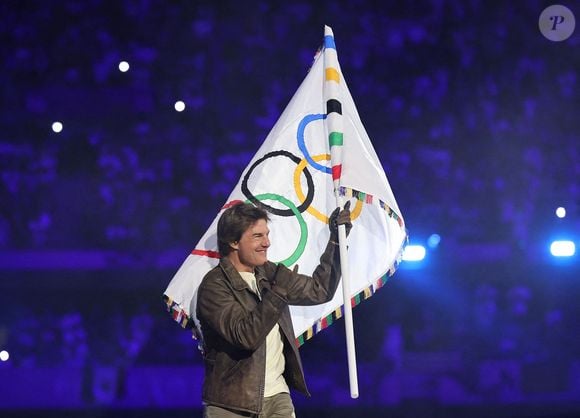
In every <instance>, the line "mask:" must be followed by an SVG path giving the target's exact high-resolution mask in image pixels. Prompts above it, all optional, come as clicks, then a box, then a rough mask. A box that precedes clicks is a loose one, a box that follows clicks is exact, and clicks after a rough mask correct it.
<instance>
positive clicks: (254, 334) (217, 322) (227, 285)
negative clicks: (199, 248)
mask: <svg viewBox="0 0 580 418" xmlns="http://www.w3.org/2000/svg"><path fill="white" fill-rule="evenodd" d="M349 203H350V202H347V203H346V205H345V206H344V209H343V210H342V211H340V212H339V208H336V210H335V211H334V212H333V214H332V215H331V217H330V219H329V226H330V239H329V241H328V244H327V246H326V250H325V251H324V253H323V254H322V256H321V257H320V264H319V265H318V266H317V267H316V269H315V270H314V273H313V274H312V277H309V276H306V275H302V274H298V272H297V268H295V269H294V271H291V270H290V269H288V268H287V267H285V266H283V265H281V264H279V265H276V264H274V263H272V262H270V261H268V258H267V255H268V247H269V246H270V240H269V232H270V231H269V229H268V223H267V222H268V214H267V213H266V212H265V211H264V210H262V209H261V208H259V207H256V206H253V205H251V204H246V203H239V204H237V205H234V206H232V207H230V208H228V209H227V210H226V211H225V212H224V213H223V214H222V216H221V217H220V219H219V221H218V228H217V235H218V247H219V252H220V255H221V259H220V263H219V265H218V266H217V267H215V268H214V269H212V270H211V271H210V272H209V273H208V274H207V275H206V276H205V277H204V279H203V281H202V282H201V285H200V287H199V291H198V296H197V317H198V319H199V321H200V324H201V332H202V334H203V351H204V363H205V381H204V385H203V394H202V399H203V402H204V405H205V407H204V417H205V418H215V417H220V418H221V417H257V416H258V414H259V416H260V417H264V418H267V417H284V418H286V417H294V406H293V404H292V400H291V398H290V390H289V388H290V387H292V388H295V389H297V390H299V391H300V392H302V393H304V394H305V395H307V396H310V394H309V393H308V389H307V388H306V383H305V381H304V373H303V371H302V363H301V361H300V355H299V353H298V348H297V347H296V345H295V342H294V341H295V336H294V329H293V327H292V321H291V318H290V310H289V308H288V305H315V304H320V303H324V302H328V301H330V300H331V299H332V298H333V296H334V293H335V291H336V288H337V286H338V283H339V280H340V260H339V248H338V225H340V224H344V225H345V227H346V230H347V234H348V232H349V231H350V228H351V227H352V225H351V223H350V210H349V206H350V205H349Z"/></svg>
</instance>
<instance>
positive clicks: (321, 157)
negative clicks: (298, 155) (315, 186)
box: [294, 154, 363, 224]
mask: <svg viewBox="0 0 580 418" xmlns="http://www.w3.org/2000/svg"><path fill="white" fill-rule="evenodd" d="M311 158H312V159H313V160H314V161H316V162H319V161H323V160H326V161H330V154H318V155H314V156H312V157H311ZM306 164H308V161H306V159H305V158H303V159H302V161H300V164H298V165H297V166H296V169H295V170H294V190H295V191H296V196H298V200H300V204H302V203H304V201H305V200H306V196H304V192H303V191H302V184H300V175H301V174H302V172H303V171H304V168H306ZM362 207H363V202H362V201H360V200H358V199H356V204H355V206H354V209H353V210H352V212H351V214H350V219H351V220H352V221H354V220H355V219H356V218H358V217H359V216H360V214H361V212H362ZM306 211H307V212H308V213H309V214H311V215H312V216H314V217H315V218H316V219H318V220H319V221H322V222H324V223H325V224H327V223H328V216H326V215H325V214H323V213H321V212H320V211H318V210H317V209H316V208H314V207H313V206H312V205H310V206H308V208H307V209H306Z"/></svg>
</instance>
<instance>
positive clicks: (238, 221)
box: [217, 202, 270, 257]
mask: <svg viewBox="0 0 580 418" xmlns="http://www.w3.org/2000/svg"><path fill="white" fill-rule="evenodd" d="M260 219H263V220H265V221H266V222H267V221H269V220H270V218H269V217H268V212H266V211H265V210H264V209H262V208H259V207H257V206H254V205H252V204H249V203H243V202H240V203H236V204H235V205H233V206H231V207H229V208H228V209H226V210H225V212H224V213H222V216H221V217H220V219H219V221H218V225H217V240H218V249H219V252H220V255H221V256H222V257H225V256H227V255H228V254H229V253H231V252H232V250H233V249H232V247H231V246H230V244H231V243H232V242H237V241H239V240H240V239H241V238H242V234H243V233H244V232H246V230H247V229H248V228H249V227H250V226H252V225H254V224H255V223H256V222H257V221H259V220H260Z"/></svg>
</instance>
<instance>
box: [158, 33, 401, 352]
mask: <svg viewBox="0 0 580 418" xmlns="http://www.w3.org/2000/svg"><path fill="white" fill-rule="evenodd" d="M331 156H332V157H331ZM337 197H338V198H337ZM346 200H351V208H352V210H351V212H352V222H353V228H352V231H351V233H350V235H349V237H348V246H349V249H348V253H347V257H348V263H347V265H348V266H349V267H348V272H347V273H348V276H349V278H350V280H349V284H348V288H349V289H350V290H349V295H348V299H347V300H349V299H350V300H351V306H355V305H357V304H358V303H359V302H360V301H361V300H363V299H366V298H368V297H370V296H371V295H372V294H374V292H375V291H376V290H378V289H379V288H381V287H382V286H383V285H384V284H385V282H386V281H387V279H388V277H389V276H391V275H392V274H393V273H394V271H395V269H396V267H397V265H398V263H399V261H400V260H401V256H402V252H403V248H404V245H405V243H406V241H407V233H406V229H405V224H404V221H403V217H402V215H401V212H400V210H399V207H398V206H397V202H396V200H395V197H394V195H393V192H392V190H391V187H390V185H389V181H388V180H387V176H386V174H385V172H384V170H383V168H382V165H381V163H380V161H379V159H378V157H377V154H376V152H375V150H374V149H373V146H372V144H371V141H370V139H369V137H368V135H367V133H366V131H365V129H364V127H363V124H362V122H361V120H360V117H359V115H358V112H357V110H356V106H355V104H354V101H353V99H352V97H351V94H350V91H349V90H348V87H347V85H346V82H345V80H344V77H343V75H342V72H341V70H340V65H339V63H338V57H337V53H336V46H335V42H334V35H333V33H332V30H331V29H330V28H329V27H328V26H327V27H325V36H324V44H323V48H322V52H321V53H318V54H317V56H316V57H315V60H314V63H313V65H312V68H311V69H310V71H309V73H308V74H307V76H306V78H305V79H304V81H303V82H302V84H301V85H300V87H299V88H298V90H297V91H296V93H295V94H294V97H293V98H292V99H291V101H290V103H289V104H288V106H287V107H286V109H285V110H284V112H283V113H282V115H281V116H280V118H279V120H278V121H277V122H276V124H275V125H274V127H273V128H272V130H271V132H270V133H269V134H268V136H267V137H266V140H265V141H264V143H263V144H262V146H261V147H260V149H259V150H258V152H257V153H256V155H255V156H254V157H253V158H252V160H251V161H250V163H249V165H248V167H247V168H246V169H245V171H244V172H243V174H242V176H241V178H240V180H239V182H238V184H237V185H236V187H235V188H234V190H233V191H232V193H231V195H230V196H229V198H228V200H227V202H226V203H225V205H224V206H223V207H222V210H221V211H220V213H218V215H217V216H216V218H215V219H214V221H213V222H212V224H211V225H210V227H209V229H208V230H207V232H206V233H205V234H204V235H203V237H202V238H201V240H200V241H199V243H198V244H197V245H196V247H195V249H194V250H193V251H192V252H191V254H189V255H188V256H187V258H186V259H185V261H184V263H183V264H182V265H181V267H180V268H179V270H178V271H177V273H176V274H175V276H174V277H173V279H172V280H171V282H170V283H169V286H168V287H167V290H166V291H165V294H164V300H165V302H166V304H167V309H168V311H169V312H170V313H171V315H172V316H173V318H174V319H175V320H176V321H177V322H179V323H180V324H181V325H182V326H183V327H184V328H192V329H193V330H194V334H196V332H195V330H196V328H197V326H198V325H199V323H198V322H197V318H196V317H195V305H196V297H197V294H196V292H197V288H198V286H199V284H200V283H201V280H202V278H203V277H204V275H205V274H206V273H207V272H208V271H209V270H210V269H212V268H213V267H215V266H216V265H217V264H218V261H219V254H218V252H217V236H216V233H217V222H218V219H219V216H220V215H221V212H222V211H223V210H225V209H226V208H227V207H229V206H231V205H232V204H233V203H235V202H238V201H247V202H252V203H254V204H258V203H259V204H260V205H261V206H262V207H264V208H265V209H266V210H267V211H268V212H269V213H270V218H271V221H270V223H269V227H270V230H271V234H270V237H271V247H270V249H269V250H268V252H269V259H270V260H272V261H274V262H280V263H282V264H284V265H286V266H288V267H293V266H295V265H298V266H299V271H300V272H301V273H303V274H311V273H312V272H313V271H314V268H315V267H316V266H317V264H318V259H319V257H320V254H321V253H322V251H323V249H324V248H325V246H326V243H327V241H328V238H329V229H328V225H327V223H328V216H329V214H330V213H331V212H332V211H333V210H334V208H335V207H336V204H337V201H341V202H342V201H346ZM346 275H347V274H346V273H345V276H346ZM345 283H346V282H345ZM343 299H344V298H343V290H342V289H341V288H339V289H338V290H337V292H336V295H335V296H334V298H333V299H332V301H330V302H328V303H325V304H322V305H318V306H308V307H302V306H291V307H290V311H291V314H292V321H293V324H294V330H295V333H296V339H297V343H298V344H303V343H304V341H306V340H307V339H309V338H310V337H312V336H313V335H314V334H316V333H317V332H319V331H321V330H322V329H324V328H326V327H327V326H329V325H330V324H332V322H334V321H335V320H336V319H338V318H340V317H341V316H342V315H343V312H344V310H343V308H344V307H343Z"/></svg>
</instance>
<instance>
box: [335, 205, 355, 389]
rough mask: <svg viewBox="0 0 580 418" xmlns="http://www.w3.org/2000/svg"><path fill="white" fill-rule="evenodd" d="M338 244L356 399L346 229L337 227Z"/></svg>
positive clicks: (349, 374) (347, 341) (348, 349)
mask: <svg viewBox="0 0 580 418" xmlns="http://www.w3.org/2000/svg"><path fill="white" fill-rule="evenodd" d="M336 201H337V205H338V206H339V207H341V204H340V203H341V202H340V198H339V197H338V196H337V197H336ZM338 244H339V250H340V270H341V272H342V296H343V303H344V328H345V333H346V354H347V358H348V380H349V383H350V397H351V398H352V399H356V398H358V378H357V369H356V351H355V345H354V326H353V322H352V305H351V301H350V277H349V272H348V255H347V247H346V227H345V226H344V225H339V226H338Z"/></svg>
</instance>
